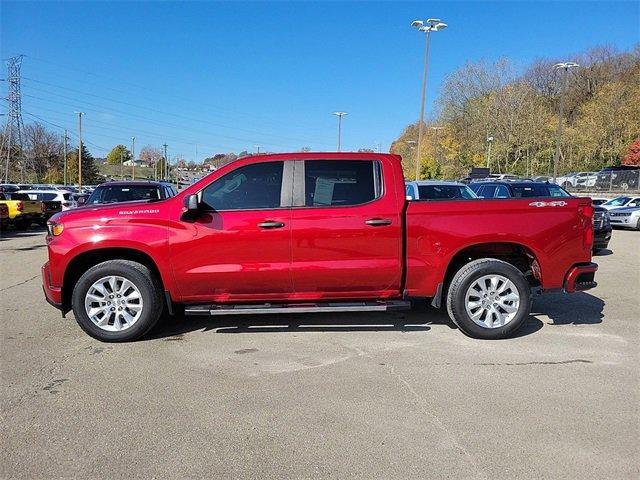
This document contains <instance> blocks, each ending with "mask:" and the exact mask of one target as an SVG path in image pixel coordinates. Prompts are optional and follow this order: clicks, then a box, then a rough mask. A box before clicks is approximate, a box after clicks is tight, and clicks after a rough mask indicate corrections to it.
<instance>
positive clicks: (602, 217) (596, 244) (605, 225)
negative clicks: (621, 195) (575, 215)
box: [593, 206, 612, 252]
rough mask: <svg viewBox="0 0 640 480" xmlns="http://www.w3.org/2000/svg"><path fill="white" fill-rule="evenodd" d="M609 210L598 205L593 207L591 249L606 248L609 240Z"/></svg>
mask: <svg viewBox="0 0 640 480" xmlns="http://www.w3.org/2000/svg"><path fill="white" fill-rule="evenodd" d="M611 230H612V228H611V221H610V218H609V211H608V210H607V209H606V208H602V207H599V206H594V207H593V251H594V252H595V251H598V250H600V249H604V248H607V247H608V246H609V240H611Z"/></svg>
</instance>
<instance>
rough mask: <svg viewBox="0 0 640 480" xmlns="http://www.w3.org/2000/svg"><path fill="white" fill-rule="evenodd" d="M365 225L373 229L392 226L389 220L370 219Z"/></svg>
mask: <svg viewBox="0 0 640 480" xmlns="http://www.w3.org/2000/svg"><path fill="white" fill-rule="evenodd" d="M364 223H366V224H367V225H370V226H372V227H383V226H385V225H391V220H389V219H388V218H370V219H369V220H366V221H365V222H364Z"/></svg>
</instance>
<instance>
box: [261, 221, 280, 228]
mask: <svg viewBox="0 0 640 480" xmlns="http://www.w3.org/2000/svg"><path fill="white" fill-rule="evenodd" d="M258 226H259V227H260V228H266V229H270V228H282V227H284V223H282V222H274V221H272V220H267V221H266V222H262V223H259V224H258Z"/></svg>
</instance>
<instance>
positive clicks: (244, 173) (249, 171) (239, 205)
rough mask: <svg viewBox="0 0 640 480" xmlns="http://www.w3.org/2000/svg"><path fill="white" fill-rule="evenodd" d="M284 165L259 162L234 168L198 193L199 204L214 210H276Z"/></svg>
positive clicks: (278, 205) (278, 204) (282, 163)
mask: <svg viewBox="0 0 640 480" xmlns="http://www.w3.org/2000/svg"><path fill="white" fill-rule="evenodd" d="M283 169H284V162H261V163H254V164H251V165H245V166H244V167H240V168H237V169H235V170H233V171H232V172H229V173H227V174H226V175H225V176H223V177H221V178H219V179H217V180H216V181H215V182H213V183H212V184H210V185H209V186H207V187H205V189H204V190H202V203H203V204H204V206H205V207H208V208H211V209H214V210H257V209H265V208H279V207H280V190H281V189H282V171H283Z"/></svg>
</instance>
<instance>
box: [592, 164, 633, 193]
mask: <svg viewBox="0 0 640 480" xmlns="http://www.w3.org/2000/svg"><path fill="white" fill-rule="evenodd" d="M639 180H640V167H636V166H632V165H617V166H615V167H606V168H603V169H602V170H600V171H599V172H598V177H597V178H596V185H595V187H596V190H622V191H627V190H634V189H637V188H638V181H639Z"/></svg>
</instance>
